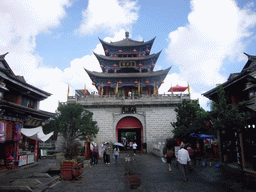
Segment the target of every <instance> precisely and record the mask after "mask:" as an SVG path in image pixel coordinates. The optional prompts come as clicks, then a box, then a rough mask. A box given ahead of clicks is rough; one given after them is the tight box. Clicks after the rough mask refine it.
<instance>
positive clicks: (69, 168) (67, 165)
mask: <svg viewBox="0 0 256 192" xmlns="http://www.w3.org/2000/svg"><path fill="white" fill-rule="evenodd" d="M75 163H76V161H75V160H62V161H61V162H60V167H61V168H60V171H61V178H62V179H63V180H72V179H73V168H74V165H75Z"/></svg>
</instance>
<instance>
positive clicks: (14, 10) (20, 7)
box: [0, 0, 71, 112]
mask: <svg viewBox="0 0 256 192" xmlns="http://www.w3.org/2000/svg"><path fill="white" fill-rule="evenodd" d="M49 5H50V6H49ZM70 5H71V3H70V2H69V0H54V1H51V0H45V1H34V0H20V1H13V0H5V1H0V25H1V30H0V37H1V38H0V54H3V53H6V52H9V54H8V55H7V56H6V57H5V59H6V61H7V62H8V64H9V65H10V67H11V68H12V70H13V71H14V73H15V74H16V75H23V76H24V77H25V79H26V81H27V83H29V84H31V85H33V86H36V87H38V88H40V89H42V90H44V91H47V92H50V93H52V94H53V95H52V96H50V97H49V98H48V99H46V100H45V101H43V102H41V104H40V109H43V110H46V111H51V112H54V111H55V109H56V108H57V105H58V100H62V99H65V98H66V96H67V92H66V90H67V89H66V88H65V91H62V90H61V88H64V87H65V86H66V85H65V83H64V82H62V81H61V80H62V77H63V73H62V71H61V70H59V69H58V68H39V67H38V63H39V62H40V61H42V58H40V56H38V55H36V54H34V50H35V47H36V35H38V34H39V33H42V32H49V31H50V29H51V28H53V27H57V26H59V25H60V20H61V19H62V18H64V17H65V15H66V12H65V8H66V7H69V6H70ZM56 87H58V89H56Z"/></svg>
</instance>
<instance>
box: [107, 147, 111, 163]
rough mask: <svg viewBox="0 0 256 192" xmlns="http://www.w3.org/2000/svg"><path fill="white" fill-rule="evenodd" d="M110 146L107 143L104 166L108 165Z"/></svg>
mask: <svg viewBox="0 0 256 192" xmlns="http://www.w3.org/2000/svg"><path fill="white" fill-rule="evenodd" d="M110 152H111V151H110V146H109V143H107V147H106V164H110Z"/></svg>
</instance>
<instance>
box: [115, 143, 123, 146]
mask: <svg viewBox="0 0 256 192" xmlns="http://www.w3.org/2000/svg"><path fill="white" fill-rule="evenodd" d="M114 145H116V146H120V147H124V145H123V144H122V143H114Z"/></svg>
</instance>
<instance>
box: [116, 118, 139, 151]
mask: <svg viewBox="0 0 256 192" xmlns="http://www.w3.org/2000/svg"><path fill="white" fill-rule="evenodd" d="M116 140H117V142H120V143H126V144H127V143H129V142H130V141H132V142H134V141H135V142H136V143H137V145H138V147H137V149H138V150H141V149H142V147H141V146H142V143H143V129H142V124H141V122H140V121H139V120H138V119H137V118H135V117H124V118H122V119H121V120H120V121H119V122H118V123H117V126H116ZM124 149H128V148H124Z"/></svg>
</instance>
